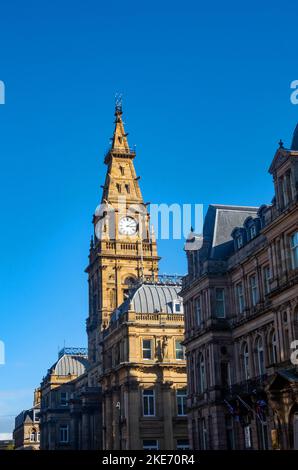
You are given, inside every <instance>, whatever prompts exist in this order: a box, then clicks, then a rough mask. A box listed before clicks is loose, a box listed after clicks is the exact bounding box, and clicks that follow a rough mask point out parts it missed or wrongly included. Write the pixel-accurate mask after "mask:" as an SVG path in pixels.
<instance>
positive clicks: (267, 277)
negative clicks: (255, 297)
mask: <svg viewBox="0 0 298 470" xmlns="http://www.w3.org/2000/svg"><path fill="white" fill-rule="evenodd" d="M270 279H271V271H270V267H269V266H265V268H264V269H263V280H264V292H265V295H267V294H269V292H270Z"/></svg>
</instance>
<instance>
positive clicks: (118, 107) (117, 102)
mask: <svg viewBox="0 0 298 470" xmlns="http://www.w3.org/2000/svg"><path fill="white" fill-rule="evenodd" d="M115 109H116V112H120V113H121V112H122V93H116V94H115Z"/></svg>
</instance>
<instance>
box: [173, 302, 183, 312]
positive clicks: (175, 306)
mask: <svg viewBox="0 0 298 470" xmlns="http://www.w3.org/2000/svg"><path fill="white" fill-rule="evenodd" d="M173 313H182V304H181V302H173Z"/></svg>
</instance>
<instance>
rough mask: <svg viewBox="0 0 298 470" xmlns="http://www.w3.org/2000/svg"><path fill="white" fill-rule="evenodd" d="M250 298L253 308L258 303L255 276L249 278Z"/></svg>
mask: <svg viewBox="0 0 298 470" xmlns="http://www.w3.org/2000/svg"><path fill="white" fill-rule="evenodd" d="M249 281H250V297H251V304H252V306H253V307H255V306H256V305H257V303H258V301H259V293H258V285H257V276H256V275H255V274H254V275H253V276H250V279H249Z"/></svg>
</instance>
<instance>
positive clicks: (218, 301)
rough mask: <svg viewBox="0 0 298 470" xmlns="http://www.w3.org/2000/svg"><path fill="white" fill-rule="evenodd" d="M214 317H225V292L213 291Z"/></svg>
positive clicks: (222, 290)
mask: <svg viewBox="0 0 298 470" xmlns="http://www.w3.org/2000/svg"><path fill="white" fill-rule="evenodd" d="M215 315H216V317H217V318H224V317H225V292H224V289H215Z"/></svg>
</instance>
